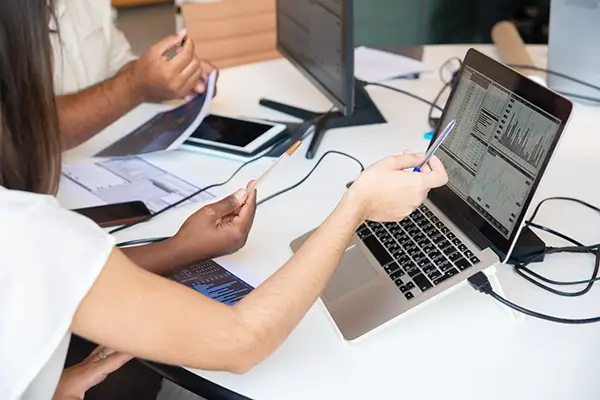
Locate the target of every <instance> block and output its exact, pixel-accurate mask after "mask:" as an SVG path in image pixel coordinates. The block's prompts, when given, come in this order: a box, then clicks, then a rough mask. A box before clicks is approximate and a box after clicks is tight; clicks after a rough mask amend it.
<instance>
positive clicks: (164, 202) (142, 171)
mask: <svg viewBox="0 0 600 400" xmlns="http://www.w3.org/2000/svg"><path fill="white" fill-rule="evenodd" d="M198 189H199V188H198V187H197V186H195V185H192V184H190V183H188V182H186V181H184V180H183V179H180V178H178V177H176V176H175V175H172V174H170V173H168V172H166V171H163V170H162V169H160V168H158V167H156V166H155V165H153V164H150V163H149V162H147V161H146V160H143V159H142V158H139V157H128V158H117V159H113V160H107V161H101V162H96V163H89V164H75V165H67V166H65V167H64V168H63V176H62V182H61V191H62V190H64V191H66V192H68V195H70V196H77V197H78V198H79V200H81V201H80V202H79V204H81V202H83V203H84V204H85V205H82V207H92V206H98V205H103V204H114V203H122V202H128V201H143V202H144V203H145V204H146V206H147V207H148V208H149V209H150V211H152V212H157V211H159V210H161V209H163V208H164V207H166V206H169V205H171V204H173V203H175V202H177V201H179V200H181V199H183V198H184V197H186V196H188V195H190V194H192V193H194V192H196V191H197V190H198ZM214 199H215V195H214V194H213V193H212V192H209V191H207V192H204V193H201V194H199V195H198V196H196V197H194V198H192V199H191V200H189V201H187V202H185V203H183V204H182V205H185V204H192V203H205V202H208V201H212V200H214Z"/></svg>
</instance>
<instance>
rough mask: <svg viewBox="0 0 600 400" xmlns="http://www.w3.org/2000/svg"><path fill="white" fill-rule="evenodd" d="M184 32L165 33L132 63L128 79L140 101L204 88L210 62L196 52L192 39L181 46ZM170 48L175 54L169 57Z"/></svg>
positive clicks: (160, 99) (161, 99) (174, 96)
mask: <svg viewBox="0 0 600 400" xmlns="http://www.w3.org/2000/svg"><path fill="white" fill-rule="evenodd" d="M186 36H187V33H186V32H185V31H184V32H181V33H180V34H179V35H170V36H167V37H166V38H164V39H163V40H161V41H160V42H158V43H157V44H155V45H154V46H152V47H151V48H150V49H149V50H148V51H147V52H146V53H145V54H144V55H143V56H142V57H141V58H140V59H138V60H137V61H135V62H134V63H133V67H132V68H131V69H130V70H129V80H130V82H131V84H132V87H133V90H134V91H135V92H136V93H138V95H139V96H140V97H141V100H142V101H164V100H173V99H180V98H184V97H187V96H190V95H194V94H195V93H196V92H197V91H198V90H202V91H203V90H204V87H205V84H204V82H205V80H206V78H207V77H208V75H209V74H210V71H212V69H211V68H212V66H211V65H210V64H208V63H206V62H203V61H200V59H199V58H198V57H197V56H196V55H195V53H194V49H195V47H194V42H193V41H192V40H191V39H189V38H187V39H186V40H185V43H184V45H183V46H181V43H182V41H183V40H184V38H185V37H186ZM172 49H176V51H175V56H174V57H173V58H172V59H169V57H168V56H167V53H168V52H169V51H171V50H172ZM204 68H206V69H207V71H208V72H207V71H205V70H204Z"/></svg>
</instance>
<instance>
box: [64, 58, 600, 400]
mask: <svg viewBox="0 0 600 400" xmlns="http://www.w3.org/2000/svg"><path fill="white" fill-rule="evenodd" d="M481 49H482V50H484V51H486V52H487V53H488V54H491V55H493V54H494V52H493V49H492V48H491V47H485V46H484V47H481ZM466 50H467V47H466V46H441V47H438V46H435V47H428V48H427V49H426V52H425V61H426V62H428V63H429V64H430V65H431V66H433V67H437V66H439V65H441V63H442V62H443V61H444V60H445V59H447V58H449V57H451V56H460V57H462V56H463V55H464V54H465V52H466ZM532 53H533V54H534V58H535V59H537V60H541V62H540V65H545V50H544V49H543V48H535V49H533V50H532ZM394 85H395V86H397V87H400V88H403V89H405V90H409V91H411V92H413V93H416V94H419V95H421V96H424V97H425V98H428V99H433V97H434V96H435V94H436V93H437V91H438V90H439V88H440V87H441V82H440V81H439V78H438V74H437V71H436V72H435V73H431V74H426V75H424V76H423V77H422V78H421V79H420V80H418V81H398V82H396V83H394ZM369 92H370V93H371V95H372V97H373V98H374V100H375V102H376V104H378V106H379V107H380V109H381V111H382V112H383V114H384V115H385V116H386V118H387V119H388V121H389V123H388V124H387V125H380V126H369V127H363V128H353V129H341V130H335V131H331V132H329V133H327V135H326V136H325V139H324V140H323V143H322V146H321V149H320V151H321V153H323V152H324V151H326V150H328V149H336V150H341V151H345V152H348V153H351V154H353V155H354V156H356V157H358V158H359V159H361V160H362V161H363V162H364V163H366V164H369V163H371V162H373V161H375V160H376V159H378V158H380V157H382V156H385V155H387V154H389V153H391V152H395V153H400V152H402V151H403V150H404V149H406V148H409V149H413V150H422V149H424V148H425V147H426V145H427V142H426V141H425V140H424V139H423V133H424V132H426V131H429V130H430V129H429V127H428V124H427V112H428V106H426V105H424V104H421V103H419V102H416V101H415V100H412V99H410V98H408V97H406V96H403V95H400V94H397V93H393V92H391V91H387V90H385V89H379V88H370V89H369ZM259 97H268V98H270V99H273V100H279V101H283V102H288V103H290V104H295V105H298V106H302V107H308V108H314V109H315V110H326V109H328V108H329V107H330V103H329V102H328V101H327V100H326V99H325V98H324V97H323V96H322V95H320V94H319V92H318V91H317V90H316V89H315V88H313V86H311V85H310V84H309V83H308V81H306V80H305V79H304V78H303V77H302V76H301V75H300V74H299V73H298V72H297V71H296V70H295V69H294V68H293V67H292V66H291V65H289V64H287V63H286V62H285V61H272V62H265V63H260V64H255V65H249V66H244V67H238V68H233V69H229V70H225V71H222V73H221V77H220V82H219V96H218V98H217V99H216V102H215V105H214V108H213V111H214V112H219V113H227V114H241V115H247V116H256V117H266V118H274V119H276V118H282V116H281V115H279V114H276V113H275V112H271V111H269V110H265V109H262V108H261V107H260V106H259V105H258V99H259ZM149 110H150V108H149V107H146V106H145V107H141V108H140V109H138V110H136V111H134V112H133V113H131V114H130V115H128V116H127V117H125V118H124V119H123V120H121V121H119V122H118V123H117V124H115V125H114V126H113V127H111V128H109V129H108V130H107V131H106V132H105V133H103V134H102V135H100V136H99V137H98V138H96V139H94V140H93V141H92V142H91V143H89V144H87V145H85V146H83V147H82V148H80V149H77V150H76V151H74V152H72V153H71V154H70V155H69V157H76V156H80V155H82V154H86V153H87V152H88V151H90V150H91V149H97V148H98V147H99V146H101V145H103V144H106V143H107V142H108V141H111V140H114V138H115V137H117V136H120V135H122V134H123V133H124V132H125V131H126V130H128V129H130V128H132V127H133V126H135V125H136V124H138V123H139V122H141V120H143V119H144V118H145V117H147V115H148V112H149ZM595 114H597V109H595V108H592V107H588V106H583V105H577V106H576V107H575V112H574V115H573V117H572V120H571V123H570V125H569V126H568V128H567V130H566V132H565V135H564V139H563V141H562V143H561V145H560V147H559V148H558V151H557V154H556V157H555V161H554V162H553V163H552V164H551V166H550V168H549V170H548V172H547V175H546V179H545V180H544V182H543V184H542V185H541V187H540V189H539V191H538V196H537V201H539V200H541V199H543V198H545V197H547V196H549V195H569V196H573V197H578V198H581V199H584V200H587V201H589V202H592V203H595V204H600V191H599V189H598V186H597V179H596V177H597V173H598V172H599V171H600V161H599V160H598V149H600V135H599V134H597V132H596V130H597V126H598V124H599V123H600V118H598V117H595ZM303 153H304V152H303V151H302V150H300V151H299V153H298V154H299V155H297V156H295V157H293V158H291V159H289V160H287V161H286V163H285V165H284V166H282V167H281V168H279V169H278V170H277V171H276V172H275V174H274V175H273V176H272V177H271V178H269V179H268V180H267V181H266V182H265V184H264V186H263V187H262V190H261V191H262V194H263V195H265V194H269V193H271V192H274V191H276V190H278V189H280V188H282V187H285V186H288V185H289V184H291V183H293V182H295V181H296V180H298V179H300V178H301V177H303V176H304V175H305V173H306V172H307V171H308V170H309V169H310V167H311V166H312V165H313V164H314V162H315V161H316V160H315V161H310V162H309V161H307V160H306V159H304V157H303ZM151 159H152V160H153V161H154V162H156V163H157V164H159V165H160V166H161V167H163V168H165V169H167V170H170V171H173V172H176V173H178V174H180V175H182V176H183V177H185V178H186V179H189V180H190V181H192V182H196V183H199V184H201V183H212V182H216V181H219V180H221V179H223V178H225V177H227V176H229V174H230V173H231V172H232V171H233V169H234V168H235V167H236V166H237V165H238V164H237V163H234V162H232V161H226V160H219V159H215V158H208V157H204V156H199V155H198V154H193V153H186V152H179V151H178V152H174V153H172V154H168V155H159V156H153V157H151ZM263 169H264V164H263V165H261V164H260V163H258V165H253V166H249V167H248V168H247V170H245V171H242V172H241V173H240V175H239V176H238V177H236V178H235V179H234V180H233V182H232V183H231V184H229V185H228V186H227V188H226V190H225V192H233V191H234V190H235V189H237V188H238V187H241V186H243V185H245V183H246V182H247V181H248V180H249V179H251V178H253V177H255V176H257V175H258V174H259V173H260V172H262V170H263ZM357 171H358V169H357V166H356V165H355V164H353V162H351V161H349V160H347V159H345V158H338V157H337V156H332V157H331V158H330V159H329V160H327V161H325V162H324V163H323V165H322V167H320V168H319V169H318V170H317V172H316V173H315V174H314V175H313V176H312V177H311V178H310V180H309V181H308V182H307V183H306V184H304V185H302V186H301V187H300V188H298V189H296V190H294V191H293V192H291V193H289V194H287V195H285V196H284V197H281V198H278V199H275V200H273V201H272V202H269V203H266V204H265V205H264V206H261V207H260V208H259V210H258V213H257V215H256V222H255V224H254V228H253V230H252V233H251V235H250V238H249V241H248V244H247V246H246V247H245V248H244V249H243V250H242V251H240V252H239V253H238V254H236V255H234V256H232V257H230V258H229V259H228V260H226V261H225V263H226V265H228V264H229V263H230V262H232V263H234V264H237V265H238V267H235V268H234V272H236V273H238V274H239V275H240V276H242V277H244V278H246V279H248V280H249V281H250V282H251V283H254V284H257V283H259V282H260V281H261V280H263V279H265V278H266V277H268V276H269V274H271V273H273V272H274V271H275V270H276V269H277V268H278V267H279V266H281V265H282V264H283V263H284V262H285V261H286V260H287V259H288V258H289V257H290V256H291V251H290V250H289V247H288V244H289V242H290V241H291V240H292V239H293V238H295V237H297V236H298V235H300V234H303V233H304V232H306V231H308V230H310V229H312V228H314V227H315V226H316V225H317V224H319V222H320V221H322V219H323V218H325V217H326V216H327V214H328V213H329V212H330V211H331V209H332V208H333V207H334V205H335V204H336V202H337V200H338V199H339V198H340V196H341V195H342V194H343V193H344V190H345V183H346V182H348V181H349V180H351V179H353V178H355V177H356V174H357ZM537 201H534V204H536V203H537ZM190 212H191V209H189V208H187V209H181V210H176V211H174V212H172V213H171V214H168V215H165V216H163V217H161V218H158V219H157V220H156V221H154V222H152V223H151V224H148V225H146V226H143V227H140V228H137V229H132V230H131V231H130V232H125V233H123V234H122V235H121V236H120V238H124V239H125V238H136V237H148V236H154V235H163V234H168V233H171V232H173V231H174V230H175V229H176V228H177V226H178V224H179V223H181V221H182V220H183V218H184V217H185V216H186V215H188V214H189V213H190ZM538 221H539V222H541V223H544V224H548V225H550V226H553V227H555V228H557V229H559V230H561V231H563V232H566V233H570V234H572V235H573V236H574V237H576V238H578V239H579V240H582V241H585V242H586V243H592V242H594V241H598V240H599V239H600V218H599V216H598V215H595V214H594V213H592V212H591V211H586V210H583V209H582V208H579V207H575V206H570V205H565V204H563V203H561V204H549V205H548V206H546V207H545V208H544V210H543V212H542V213H541V215H540V217H539V219H538ZM242 265H243V267H241V266H242ZM591 267H592V266H591V258H590V257H588V256H554V257H552V258H550V259H549V261H547V262H546V263H544V264H543V266H539V267H536V268H539V269H540V270H543V271H544V273H546V274H548V275H550V276H552V277H555V278H567V279H587V278H589V275H590V274H591ZM499 269H500V273H499V275H500V280H501V281H502V282H503V286H504V289H505V291H506V294H507V296H508V298H509V299H511V300H513V301H515V302H517V303H519V304H522V305H524V306H527V307H530V308H533V309H535V310H539V311H542V312H546V313H551V314H554V315H558V316H565V317H587V316H595V315H600V290H599V289H598V288H595V289H594V290H592V292H591V293H590V294H588V295H587V296H584V297H583V298H577V299H566V298H559V297H557V296H554V295H550V294H548V293H546V292H543V291H541V290H539V289H536V288H534V287H532V286H531V285H529V284H527V283H525V282H524V281H523V280H521V279H520V278H519V277H516V276H515V275H514V274H513V273H512V271H511V269H510V268H509V267H505V266H501V267H499ZM599 338H600V325H598V324H596V325H589V326H563V325H557V324H551V323H546V322H542V321H537V320H532V319H528V320H526V321H525V322H523V323H515V322H512V321H511V320H510V319H508V318H507V317H506V315H505V314H504V313H503V312H502V311H501V310H500V308H499V307H498V306H497V305H496V304H495V303H494V302H493V300H492V299H491V298H489V297H485V296H483V295H480V294H477V293H475V292H474V291H472V290H470V289H468V288H467V289H465V290H461V291H459V292H457V293H454V294H452V295H450V296H448V297H446V298H444V299H442V300H441V301H439V302H437V303H435V304H433V305H432V306H431V307H428V308H426V309H424V310H422V311H419V312H416V313H414V314H413V315H410V316H409V317H407V318H404V319H401V320H399V321H398V322H396V323H394V324H393V325H392V326H389V327H387V328H385V329H384V330H382V331H381V332H379V333H377V334H375V335H373V336H371V337H369V338H367V339H366V340H365V341H363V342H362V343H360V344H348V343H345V342H343V341H342V340H341V339H340V338H339V336H338V334H337V332H336V331H335V329H334V327H333V325H332V323H331V322H330V320H329V318H328V316H327V314H326V311H325V310H324V308H323V307H322V305H321V304H320V303H319V302H317V304H316V305H315V306H314V307H313V308H312V309H311V310H310V312H309V313H308V314H307V315H306V317H305V318H304V319H303V321H302V322H301V323H300V325H299V326H298V328H297V329H296V330H295V331H294V332H293V333H292V335H291V336H290V337H289V339H288V340H287V341H286V342H285V343H284V344H283V346H282V347H281V348H280V349H279V350H277V351H276V352H275V353H274V354H273V355H272V356H271V357H270V358H269V359H268V360H266V361H265V362H264V363H262V364H261V365H259V366H257V367H256V368H255V369H253V370H252V371H251V372H249V373H248V374H245V375H243V376H236V375H232V374H227V373H217V372H204V371H196V373H197V374H198V375H200V376H202V377H204V378H206V379H208V380H210V381H212V382H215V383H217V384H219V385H222V386H224V387H226V388H228V389H230V390H233V391H236V392H238V393H240V394H243V395H245V396H248V397H251V398H253V399H257V400H267V399H302V400H305V399H388V398H389V399H406V400H408V399H479V398H486V399H545V400H548V399H597V398H598V397H599V396H600V379H597V376H598V374H599V373H600V350H597V341H598V340H599Z"/></svg>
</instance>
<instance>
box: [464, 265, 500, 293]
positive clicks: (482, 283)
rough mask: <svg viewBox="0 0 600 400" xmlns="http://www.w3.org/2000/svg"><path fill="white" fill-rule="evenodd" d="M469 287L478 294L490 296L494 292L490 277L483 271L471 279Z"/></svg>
mask: <svg viewBox="0 0 600 400" xmlns="http://www.w3.org/2000/svg"><path fill="white" fill-rule="evenodd" d="M469 285H471V287H472V288H473V289H475V290H477V291H478V292H481V293H483V294H490V293H492V292H493V291H494V289H493V288H492V284H491V283H490V280H489V279H488V277H487V276H486V275H485V274H484V273H483V272H481V271H479V272H478V273H476V274H475V275H473V276H471V277H470V278H469Z"/></svg>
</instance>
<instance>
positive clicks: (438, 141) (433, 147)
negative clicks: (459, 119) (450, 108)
mask: <svg viewBox="0 0 600 400" xmlns="http://www.w3.org/2000/svg"><path fill="white" fill-rule="evenodd" d="M455 125H456V121H455V120H452V121H450V123H449V124H448V125H447V126H446V128H445V129H444V130H443V131H442V133H441V134H440V136H439V137H438V138H437V139H436V140H435V142H434V143H433V145H431V147H430V148H429V150H427V154H425V160H423V162H422V163H421V165H419V166H418V167H417V168H415V169H413V171H414V172H421V168H423V167H424V166H425V164H427V162H428V161H429V159H430V158H431V156H432V155H433V153H435V151H436V150H437V149H438V147H440V145H441V144H442V142H443V141H444V139H446V137H447V136H448V134H449V133H450V132H451V131H452V128H454V126H455Z"/></svg>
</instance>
